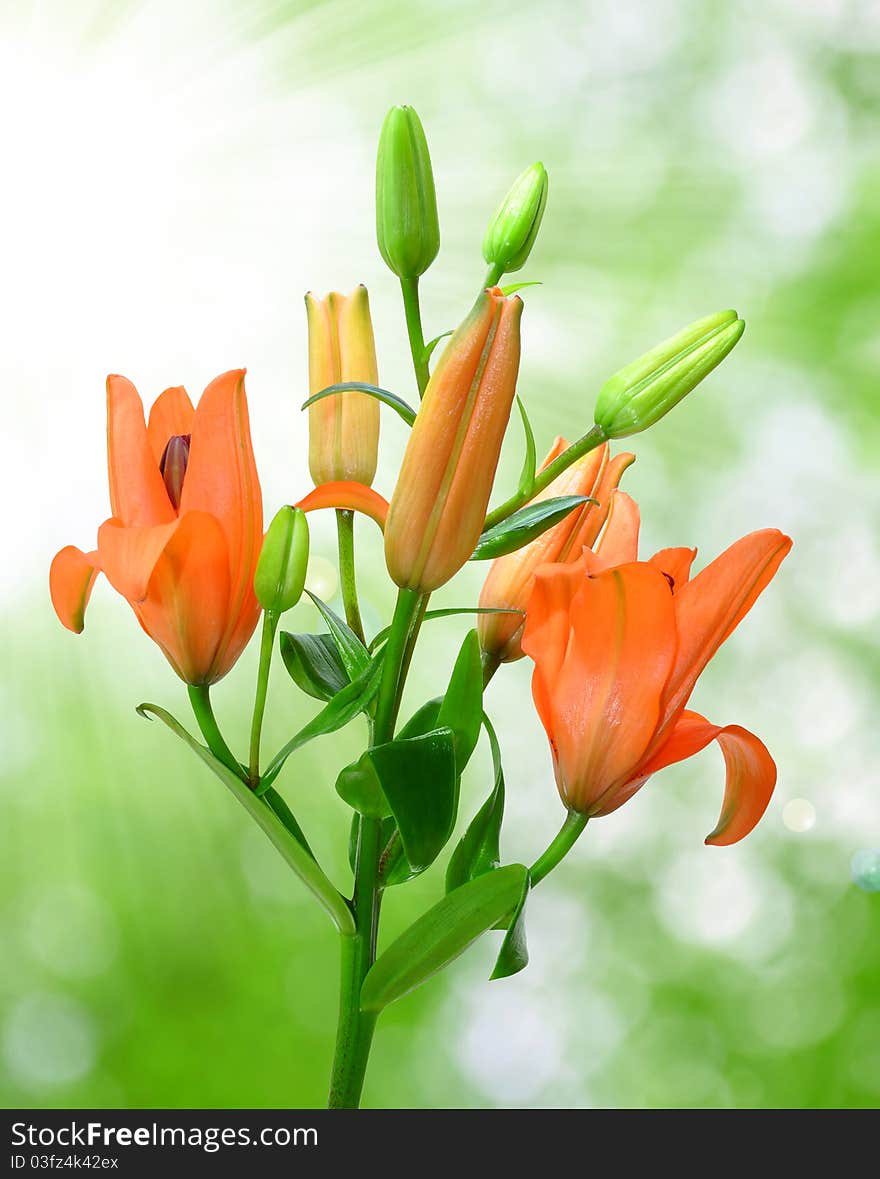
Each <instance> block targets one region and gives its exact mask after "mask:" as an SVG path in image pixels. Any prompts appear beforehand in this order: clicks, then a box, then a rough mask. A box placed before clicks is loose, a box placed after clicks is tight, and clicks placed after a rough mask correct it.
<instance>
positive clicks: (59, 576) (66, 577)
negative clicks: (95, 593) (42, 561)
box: [49, 544, 98, 635]
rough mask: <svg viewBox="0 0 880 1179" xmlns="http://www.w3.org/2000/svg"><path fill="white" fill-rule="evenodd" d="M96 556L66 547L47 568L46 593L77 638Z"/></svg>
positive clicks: (92, 581)
mask: <svg viewBox="0 0 880 1179" xmlns="http://www.w3.org/2000/svg"><path fill="white" fill-rule="evenodd" d="M97 556H98V554H97V553H84V552H83V551H82V549H78V548H76V546H75V545H72V544H69V545H66V546H65V547H64V548H63V549H61V551H60V552H58V553H56V554H55V556H54V557H53V559H52V564H51V566H50V567H49V594H50V596H51V598H52V605H53V606H54V607H55V613H56V614H57V615H58V618H59V619H60V621H61V623H62V624H63V625H64V626H66V627H67V629H68V630H72V631H73V633H74V634H77V635H78V634H81V633H82V629H83V627H84V626H85V613H86V606H87V605H88V604H89V598H90V597H91V596H92V587H93V586H94V584H95V578H96V577H97V576H98V567H97V565H96V564H95V561H96V558H97Z"/></svg>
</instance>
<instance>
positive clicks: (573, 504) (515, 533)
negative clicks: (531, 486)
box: [471, 495, 597, 561]
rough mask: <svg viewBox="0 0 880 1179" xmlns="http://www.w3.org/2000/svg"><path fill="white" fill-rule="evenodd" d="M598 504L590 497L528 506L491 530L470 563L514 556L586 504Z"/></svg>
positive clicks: (559, 498) (556, 499)
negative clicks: (507, 555)
mask: <svg viewBox="0 0 880 1179" xmlns="http://www.w3.org/2000/svg"><path fill="white" fill-rule="evenodd" d="M596 502H597V501H596V500H594V499H591V498H590V497H589V496H587V495H559V496H555V497H554V498H553V499H545V500H541V501H540V502H539V503H534V504H528V505H527V506H526V507H524V508H520V509H519V511H518V512H514V513H513V515H512V516H508V517H507V519H506V520H502V521H501V523H500V524H496V525H495V527H494V528H488V529H487V530H486V531H485V532H484V533H483V534H482V536H481V537H480V539H479V541H478V542H477V547H476V548H475V549H474V551H473V554H472V556H471V560H472V561H489V560H494V558H495V557H503V556H504V555H505V554H506V553H512V552H515V551H516V550H517V549H521V548H522V547H523V545H526V544H528V543H529V542H530V541H533V540H535V539H536V537H539V536H540V535H541V534H542V533H543V532H546V531H547V529H548V528H552V527H553V525H554V524H558V523H559V521H560V520H563V519H565V517H566V516H567V515H568V514H569V512H573V511H574V510H575V509H576V508H579V507H581V506H582V505H583V504H586V503H593V504H594V503H596Z"/></svg>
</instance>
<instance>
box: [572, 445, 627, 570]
mask: <svg viewBox="0 0 880 1179" xmlns="http://www.w3.org/2000/svg"><path fill="white" fill-rule="evenodd" d="M608 449H609V447H608V443H607V442H606V443H605V444H604V445H603V446H601V447H599V449H598V450H596V451H593V453H594V454H602V453H603V452H604V455H605V458H606V459H607V454H608ZM635 461H636V456H635V455H634V454H630V453H629V452H628V451H622V452H621V453H620V454H616V455H615V456H614V458H612V459H607V461H605V462H603V463H602V465H601V466H600V468H599V473H598V479H597V481H596V484H595V486H594V488H593V490H592V491H591V492H584V494H585V495H587V494H589V495H592V497H593V499H597V500H598V501H599V503H598V506H595V505H594V506H593V510H592V512H590V513H589V514H587V513H586V509H587V508H589V507H590V505H589V504H586V505H585V508H584V514H583V515H582V517H581V518H582V520H583V527H582V528H581V529H580V531H579V532H578V534H577V535H576V536H575V538H574V544H573V545H572V551H573V552H574V551H576V549H577V550H580V549H582V548H589V549H591V548H592V547H593V545H594V544H595V543H596V538H597V537H598V535H599V533H600V532H601V531H602V528H603V527H604V526H605V524H606V522H607V520H608V514H609V512H610V511H611V502H612V500H613V498H614V493H615V491H616V490H617V486H618V484H619V483H620V480H621V479H622V478H623V473H624V471H625V470H626V469H627V467H630V466H632V464H633V463H634V462H635ZM627 559H628V560H630V559H631V560H633V561H635V560H636V559H637V556H636V554H635V550H634V551H633V556H632V558H627ZM621 563H622V562H621Z"/></svg>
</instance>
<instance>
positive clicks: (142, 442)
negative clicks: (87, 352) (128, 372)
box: [107, 375, 176, 525]
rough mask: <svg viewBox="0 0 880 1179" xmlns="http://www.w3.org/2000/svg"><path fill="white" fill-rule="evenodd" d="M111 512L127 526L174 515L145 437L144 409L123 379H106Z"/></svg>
mask: <svg viewBox="0 0 880 1179" xmlns="http://www.w3.org/2000/svg"><path fill="white" fill-rule="evenodd" d="M107 469H108V475H109V479H110V510H111V512H112V513H113V515H114V516H115V517H116V518H117V519H118V520H121V521H122V522H123V523H124V524H126V525H144V524H166V523H168V521H170V520H173V519H174V517H175V515H176V513H175V511H174V508H173V507H172V506H171V501H170V500H169V498H168V492H167V491H166V490H165V484H164V483H163V481H162V476H161V474H160V473H159V464H158V462H157V461H156V459H155V458H154V456H153V449H152V447H151V446H150V440H149V438H148V437H147V427H146V424H145V422H144V407H143V404H142V403H141V399H140V397H139V395H138V391H137V389H135V387H134V385H133V384H132V383H131V381H128V380H126V378H125V377H119V376H115V375H111V376H109V377H108V378H107Z"/></svg>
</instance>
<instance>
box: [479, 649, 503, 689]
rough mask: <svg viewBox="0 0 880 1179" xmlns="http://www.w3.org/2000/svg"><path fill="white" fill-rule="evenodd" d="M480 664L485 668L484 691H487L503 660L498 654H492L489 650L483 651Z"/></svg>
mask: <svg viewBox="0 0 880 1179" xmlns="http://www.w3.org/2000/svg"><path fill="white" fill-rule="evenodd" d="M480 665H481V667H482V669H483V691H484V692H485V690H486V689H487V688H488V687H489V684H490V682H491V680H492V677H493V676H494V674H495V672H496V671H497V670H498V668H499V667H500V666H501V660H500V659H499V658H498V656H497V655H490V654H489V652H488V651H483V652H482V653H481V655H480Z"/></svg>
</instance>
